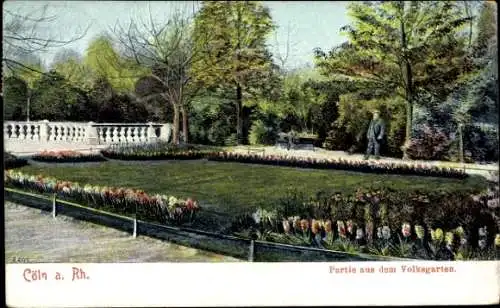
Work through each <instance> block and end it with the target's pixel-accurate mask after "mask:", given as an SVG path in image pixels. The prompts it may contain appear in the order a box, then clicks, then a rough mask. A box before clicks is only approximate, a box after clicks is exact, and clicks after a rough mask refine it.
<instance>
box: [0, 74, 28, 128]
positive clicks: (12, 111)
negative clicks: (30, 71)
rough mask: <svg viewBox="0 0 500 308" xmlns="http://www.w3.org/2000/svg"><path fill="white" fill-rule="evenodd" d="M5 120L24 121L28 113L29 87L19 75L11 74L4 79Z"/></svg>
mask: <svg viewBox="0 0 500 308" xmlns="http://www.w3.org/2000/svg"><path fill="white" fill-rule="evenodd" d="M3 92H4V94H3V101H4V113H3V118H4V120H10V121H22V120H24V119H25V115H26V100H27V96H28V89H27V85H26V82H25V81H24V80H22V79H21V78H19V77H15V76H9V77H6V78H5V79H4V91H3Z"/></svg>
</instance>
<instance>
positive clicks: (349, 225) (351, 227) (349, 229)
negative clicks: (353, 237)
mask: <svg viewBox="0 0 500 308" xmlns="http://www.w3.org/2000/svg"><path fill="white" fill-rule="evenodd" d="M353 231H354V223H353V222H352V220H348V221H347V232H349V233H351V234H352V233H353Z"/></svg>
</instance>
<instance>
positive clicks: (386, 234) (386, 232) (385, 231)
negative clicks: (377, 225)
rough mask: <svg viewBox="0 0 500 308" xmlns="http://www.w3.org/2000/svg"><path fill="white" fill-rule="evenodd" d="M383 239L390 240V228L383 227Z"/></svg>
mask: <svg viewBox="0 0 500 308" xmlns="http://www.w3.org/2000/svg"><path fill="white" fill-rule="evenodd" d="M382 237H383V238H384V239H385V240H388V239H390V238H391V229H390V228H389V227H388V226H383V227H382Z"/></svg>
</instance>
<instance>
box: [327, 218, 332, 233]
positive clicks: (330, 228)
mask: <svg viewBox="0 0 500 308" xmlns="http://www.w3.org/2000/svg"><path fill="white" fill-rule="evenodd" d="M325 231H326V232H328V233H330V232H332V221H331V220H327V221H325Z"/></svg>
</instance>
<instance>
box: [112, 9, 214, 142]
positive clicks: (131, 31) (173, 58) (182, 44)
mask: <svg viewBox="0 0 500 308" xmlns="http://www.w3.org/2000/svg"><path fill="white" fill-rule="evenodd" d="M149 17H150V18H149V21H148V22H141V26H142V28H141V27H139V26H138V22H137V21H134V20H131V21H130V23H129V25H128V27H124V26H121V25H119V24H117V25H116V26H115V28H114V29H113V33H114V34H115V37H116V38H117V40H118V42H119V43H120V45H121V47H122V48H123V54H124V55H125V56H126V57H127V58H128V59H130V60H133V61H134V62H135V63H136V64H137V65H140V66H142V67H146V68H148V70H149V72H148V74H147V76H150V77H151V78H152V79H154V80H155V82H150V83H149V84H151V85H152V87H151V90H152V92H151V93H150V96H154V97H161V98H162V99H163V100H164V101H165V102H166V103H168V104H171V105H172V107H173V110H174V118H173V122H174V123H173V124H174V125H173V126H174V128H173V142H174V143H178V142H179V122H180V115H181V114H182V119H183V120H182V123H183V133H184V134H183V136H184V142H188V133H189V129H188V112H189V111H188V106H189V103H190V101H191V100H192V98H193V97H194V96H195V95H196V93H197V91H198V90H199V89H200V87H199V84H197V83H195V82H194V81H193V79H192V76H191V74H190V67H191V66H192V65H193V63H195V62H196V61H197V60H198V57H199V55H200V51H201V50H200V48H199V45H195V44H194V43H193V41H192V35H191V34H192V33H191V30H192V29H191V26H190V21H191V19H190V18H189V17H188V16H185V15H183V14H181V13H180V12H179V11H175V12H174V13H172V14H171V16H169V18H168V20H167V21H165V22H163V23H162V22H157V21H155V20H154V19H153V17H152V14H151V11H150V14H149ZM209 35H210V32H206V33H204V35H203V38H202V39H201V36H200V39H201V41H203V42H208V41H209V39H207V38H208V37H209ZM143 76H146V75H145V74H143ZM143 99H144V98H143Z"/></svg>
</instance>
